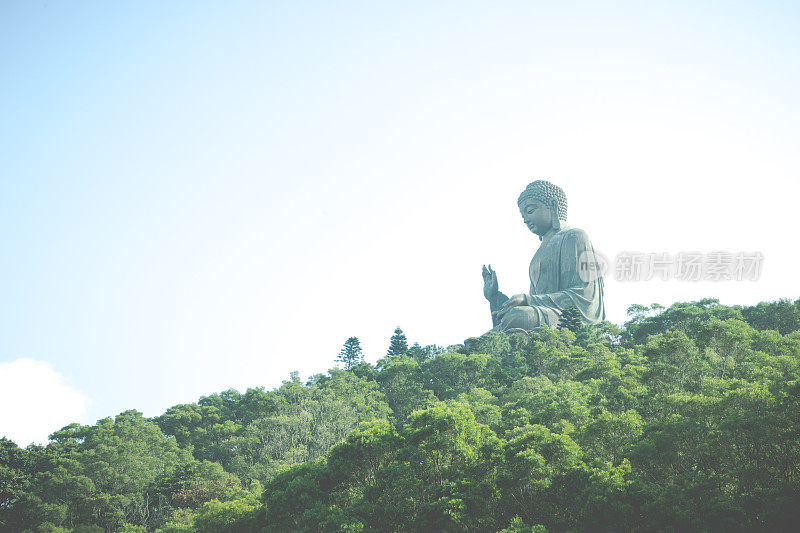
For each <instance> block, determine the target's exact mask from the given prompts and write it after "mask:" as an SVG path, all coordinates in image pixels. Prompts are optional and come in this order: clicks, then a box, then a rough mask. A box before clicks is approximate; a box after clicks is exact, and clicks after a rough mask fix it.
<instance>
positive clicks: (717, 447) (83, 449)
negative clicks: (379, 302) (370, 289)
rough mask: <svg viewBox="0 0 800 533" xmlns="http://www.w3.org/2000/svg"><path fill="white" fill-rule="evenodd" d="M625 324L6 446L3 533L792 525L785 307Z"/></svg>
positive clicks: (333, 376) (355, 354) (493, 337)
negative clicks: (26, 444)
mask: <svg viewBox="0 0 800 533" xmlns="http://www.w3.org/2000/svg"><path fill="white" fill-rule="evenodd" d="M629 316H630V320H629V321H628V322H627V323H626V324H625V325H624V327H622V328H618V327H616V326H614V325H613V324H610V323H603V324H599V325H596V326H591V327H587V326H580V325H578V324H575V323H573V322H570V321H569V320H567V321H565V324H564V327H562V328H561V329H559V330H552V329H549V328H543V329H541V330H539V331H537V332H535V333H534V334H533V335H531V336H526V335H523V334H515V335H512V336H506V335H504V334H500V333H489V334H486V335H484V336H482V337H479V338H473V339H468V340H467V341H466V342H465V344H464V345H456V346H451V347H449V348H448V349H442V348H439V347H436V346H428V347H421V346H419V345H413V346H411V347H409V346H408V343H407V341H406V339H405V336H404V335H403V333H402V331H400V330H399V329H398V330H396V331H395V335H394V336H393V337H392V342H391V346H390V348H389V352H388V353H387V355H386V356H385V357H383V358H382V359H380V360H379V361H378V362H377V364H375V365H372V364H369V363H366V362H364V361H363V357H362V354H361V348H360V345H359V343H358V339H357V338H355V337H351V338H350V339H348V340H347V342H346V343H345V345H344V347H343V348H342V352H341V353H340V354H339V357H338V358H337V361H338V362H339V364H340V365H341V366H342V368H334V369H332V370H330V371H329V372H327V373H325V374H318V375H315V376H313V377H311V378H310V379H309V380H308V381H307V382H305V383H303V382H301V380H300V379H299V377H298V376H297V374H292V375H291V378H290V379H289V380H287V381H285V382H284V383H283V384H282V385H281V386H280V387H278V388H277V389H274V390H271V391H267V390H264V389H263V388H257V389H249V390H247V391H246V392H245V393H239V392H237V391H235V390H229V391H226V392H223V393H221V394H214V395H211V396H207V397H203V398H201V399H200V400H199V401H198V402H197V403H193V404H186V405H177V406H175V407H172V408H170V409H169V410H167V412H165V413H164V414H163V415H161V416H159V417H156V418H153V419H149V418H145V417H143V416H142V415H141V413H138V412H136V411H128V412H124V413H121V414H120V415H118V416H117V417H115V418H114V419H111V418H107V419H103V420H100V421H98V423H97V424H95V425H92V426H81V425H78V424H73V425H70V426H67V427H65V428H63V429H61V430H60V431H57V432H55V433H54V434H53V435H52V436H51V442H50V443H49V444H48V445H47V446H37V445H31V446H29V447H27V448H25V449H22V448H19V447H18V446H16V445H15V444H14V443H13V442H11V441H9V440H7V439H2V440H0V530H2V531H14V532H18V531H37V532H38V531H51V532H65V531H76V532H91V531H97V532H100V531H124V532H128V533H131V532H145V531H161V532H164V533H167V532H190V531H191V532H218V531H219V532H222V531H240V532H262V531H264V532H271V531H281V532H283V531H486V532H497V531H505V532H522V531H551V532H555V531H721V530H727V531H790V530H794V529H795V528H796V527H797V524H800V300H797V301H794V302H792V301H789V300H780V301H777V302H770V303H761V304H758V305H756V306H752V307H740V306H733V307H729V306H723V305H720V304H719V302H718V301H716V300H711V299H707V300H701V301H698V302H691V303H678V304H675V305H673V306H671V307H669V308H662V307H660V306H657V305H653V306H650V307H645V306H632V307H631V308H630V309H629ZM298 349H302V346H298ZM11 407H12V406H3V408H11Z"/></svg>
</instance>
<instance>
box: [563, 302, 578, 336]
mask: <svg viewBox="0 0 800 533" xmlns="http://www.w3.org/2000/svg"><path fill="white" fill-rule="evenodd" d="M558 328H559V329H562V328H563V329H568V330H570V331H571V332H572V333H575V334H576V335H577V334H578V332H579V331H580V330H581V329H582V328H583V317H582V316H581V312H580V311H579V310H578V308H577V307H575V306H574V305H571V306H569V307H567V308H566V309H564V310H563V311H562V312H561V316H560V317H559V319H558Z"/></svg>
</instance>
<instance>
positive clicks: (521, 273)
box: [0, 1, 800, 440]
mask: <svg viewBox="0 0 800 533" xmlns="http://www.w3.org/2000/svg"><path fill="white" fill-rule="evenodd" d="M799 15H800V7H798V4H797V3H791V2H746V3H745V2H738V3H737V2H724V3H723V2H707V3H699V2H683V3H681V2H663V3H660V4H659V3H654V2H621V3H594V2H586V3H581V2H436V3H431V2H409V1H404V2H394V3H388V2H291V3H289V2H128V3H127V5H123V3H119V2H118V3H113V4H111V3H107V2H48V3H46V4H45V3H32V2H16V3H12V2H6V3H4V4H3V5H2V6H0V117H2V120H0V232H2V235H1V236H0V373H2V372H5V373H6V378H7V380H11V381H13V382H15V383H17V384H18V388H17V389H15V390H14V391H12V392H13V395H14V396H13V397H12V399H11V400H14V399H17V400H18V401H19V402H20V403H21V404H25V403H26V401H28V399H25V398H23V397H22V396H23V395H25V394H29V395H36V396H37V397H39V398H42V399H43V400H46V402H45V403H44V404H43V407H41V408H42V409H50V410H52V409H53V407H52V406H54V405H55V406H59V405H64V406H66V407H65V408H64V413H63V417H64V419H65V420H64V423H66V422H68V421H71V420H77V421H80V422H93V421H95V420H96V419H97V418H99V417H102V416H108V415H113V414H116V413H118V412H119V411H121V410H124V409H129V408H136V409H139V410H143V411H144V412H145V414H147V415H156V414H159V413H161V412H163V410H164V409H165V408H167V407H169V406H170V405H173V404H176V403H181V402H191V401H196V400H197V398H198V397H199V396H200V395H201V394H209V393H212V392H218V391H221V390H225V389H227V388H229V387H236V388H239V389H244V388H246V387H248V386H259V385H264V386H267V387H273V386H276V385H278V384H279V383H280V381H281V380H282V379H285V378H286V377H287V376H288V373H289V372H290V371H291V370H299V371H300V372H301V375H303V376H307V375H308V374H310V373H313V372H317V371H324V370H325V369H327V368H328V367H329V366H331V364H332V362H333V359H334V358H335V356H336V355H337V353H338V351H339V348H340V347H341V344H342V343H343V342H344V340H345V339H346V338H347V337H349V336H351V335H357V336H359V337H360V338H361V339H362V342H363V345H364V347H365V352H366V355H367V358H368V359H369V360H371V361H374V360H376V359H377V358H378V357H379V356H381V355H383V353H384V352H385V349H386V345H387V344H388V337H389V335H391V332H392V330H393V329H394V327H395V326H397V325H400V326H401V327H403V328H404V329H405V330H406V332H407V334H408V335H409V338H410V340H412V341H413V340H418V341H420V342H421V343H423V344H426V343H438V344H450V343H455V342H461V341H462V340H463V339H464V338H465V337H468V336H473V335H477V334H480V333H482V332H483V331H485V330H487V329H489V327H490V325H491V324H490V320H489V317H488V310H487V305H486V303H485V301H484V300H483V298H482V294H481V278H480V267H481V265H482V264H483V263H492V264H493V265H494V266H495V267H496V269H497V270H498V273H499V277H500V285H501V289H503V290H504V291H505V292H507V293H516V292H524V291H526V290H527V286H528V281H527V267H528V263H529V261H530V257H531V256H532V254H533V252H534V251H535V249H536V246H537V244H538V241H536V240H535V239H534V238H533V236H531V235H530V234H529V233H527V230H526V229H525V227H524V226H523V225H522V223H521V220H520V218H519V214H518V213H517V211H516V205H515V202H516V198H517V195H518V194H519V192H520V191H521V190H522V189H523V188H524V187H525V185H526V184H527V183H528V182H529V181H531V180H532V179H536V178H540V177H546V178H549V179H551V180H552V181H553V182H555V183H557V184H559V185H561V186H562V187H563V188H564V189H565V191H566V193H567V195H568V197H569V200H570V221H569V222H570V224H571V225H574V226H578V227H582V228H584V229H585V230H587V231H588V233H589V235H590V236H591V238H592V240H593V242H594V244H595V247H596V248H597V249H598V250H600V251H603V252H604V253H606V254H607V255H610V256H613V255H614V254H616V253H617V252H619V251H624V250H638V251H647V252H673V253H674V252H679V251H688V250H700V251H711V250H718V249H722V250H730V251H761V252H762V253H764V256H765V264H764V273H763V275H762V278H761V280H760V281H758V282H749V283H735V282H728V283H710V282H706V283H680V282H667V283H663V282H646V283H645V282H641V283H628V284H625V283H619V282H614V280H608V281H607V285H606V286H607V308H608V312H609V318H610V319H611V320H613V321H615V322H618V323H621V322H622V321H624V319H625V309H626V308H627V306H628V305H630V304H632V303H644V304H649V303H651V302H656V301H657V302H660V303H662V304H669V303H672V302H673V301H675V300H685V299H696V298H701V297H718V298H720V299H721V300H722V301H723V302H724V303H729V304H734V303H741V304H751V303H755V302H757V301H761V300H769V299H776V298H780V297H789V298H797V297H799V296H800V284H798V282H797V273H796V272H797V264H798V259H800V252H798V250H797V248H796V246H797V245H796V244H795V243H796V241H797V240H796V238H795V237H794V236H793V232H794V230H796V228H797V226H798V225H797V222H796V210H797V208H796V205H797V202H798V192H800V186H798V180H799V179H800V160H799V158H798V150H797V147H798V146H800V126H799V125H800V108H799V106H798V98H797V95H798V94H800V37H798V36H799V35H800V32H798V31H797V28H798V27H799V26H800V16H799ZM20 359H32V360H34V361H35V362H36V364H33V363H31V364H26V365H21V364H16V366H15V365H12V362H14V361H18V360H20ZM45 363H46V364H45ZM4 364H5V366H3V365H4ZM47 365H50V366H49V367H47ZM23 367H24V368H25V369H26V370H25V372H23V373H22V374H20V376H22V375H23V374H24V376H34V377H33V378H31V377H27V378H23V377H20V378H16V377H15V376H16V375H17V374H12V373H11V372H12V371H11V370H10V369H20V368H23ZM46 367H47V368H49V369H50V370H49V371H48V372H50V373H48V374H47V378H46V379H45V378H42V379H41V380H40V381H37V380H36V379H35V376H36V372H39V371H40V370H37V369H42V368H46ZM15 372H16V371H15ZM20 372H22V371H20ZM59 374H60V376H61V378H62V381H61V385H60V386H48V391H49V392H48V391H44V392H43V391H40V390H38V389H37V383H39V382H41V383H45V382H46V383H55V382H56V381H57V380H56V381H54V380H55V378H53V376H55V375H59ZM51 378H52V379H51ZM2 379H3V376H0V380H2ZM26 379H28V380H32V381H26ZM62 389H63V390H64V391H66V392H65V393H64V394H66V396H59V394H61V392H59V391H61V390H62ZM10 390H11V389H7V393H6V394H7V395H11V394H12V392H8V391H10ZM76 391H77V392H80V393H82V394H83V396H84V397H85V399H86V400H87V401H88V402H89V403H88V408H84V404H83V403H82V402H81V401H72V400H71V401H69V402H67V401H65V400H63V398H65V397H69V398H73V399H74V398H75V394H74V393H75V392H76ZM4 399H5V400H7V401H8V398H4ZM48 406H49V407H48ZM15 420H16V419H15ZM25 420H27V422H26V423H27V424H29V425H30V427H26V428H24V429H25V430H26V431H28V433H24V432H22V430H20V429H18V428H17V427H16V426H14V427H12V425H13V424H18V423H22V422H11V421H7V422H5V423H6V424H7V426H6V427H5V428H4V427H3V422H4V419H2V418H0V433H4V432H5V433H6V434H9V435H11V434H13V435H21V436H19V437H17V438H18V440H24V439H25V438H26V437H25V436H24V435H28V434H30V435H43V434H47V433H49V432H51V431H53V430H55V429H57V428H56V427H50V426H48V427H41V425H42V424H51V425H52V424H53V422H52V421H50V420H51V419H50V418H47V420H46V421H45V420H44V419H42V418H41V417H38V416H37V415H36V412H35V411H32V412H31V415H30V416H29V417H27V418H26V419H25ZM36 420H42V422H41V423H40V424H39V426H36ZM34 426H36V427H34ZM30 438H34V437H30ZM36 438H41V437H36Z"/></svg>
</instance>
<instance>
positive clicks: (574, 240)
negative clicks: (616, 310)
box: [483, 180, 605, 332]
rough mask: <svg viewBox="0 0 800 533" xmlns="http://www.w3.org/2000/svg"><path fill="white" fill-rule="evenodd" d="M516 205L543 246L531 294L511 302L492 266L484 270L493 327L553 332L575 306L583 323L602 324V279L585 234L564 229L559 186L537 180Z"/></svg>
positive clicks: (562, 196)
mask: <svg viewBox="0 0 800 533" xmlns="http://www.w3.org/2000/svg"><path fill="white" fill-rule="evenodd" d="M517 205H518V207H519V211H520V214H521V215H522V219H523V221H524V222H525V225H526V226H528V228H529V229H530V230H531V231H532V232H533V233H535V234H536V235H538V236H539V240H540V241H541V244H540V245H539V249H538V250H537V251H536V253H535V254H534V256H533V259H532V260H531V266H530V269H529V274H530V280H531V286H530V290H529V292H528V293H527V294H515V295H514V296H512V297H511V298H509V297H508V296H506V295H505V294H503V293H502V292H500V290H499V286H498V282H497V273H496V272H495V271H494V270H493V269H492V266H491V265H489V266H484V267H483V294H484V296H485V297H486V299H487V300H489V305H490V309H491V312H492V325H493V326H494V327H493V328H492V329H493V330H495V331H505V332H510V331H513V330H520V329H521V330H525V331H531V330H533V329H536V328H538V327H540V326H542V325H545V324H547V325H548V326H550V327H552V328H555V327H557V326H558V322H559V318H560V317H561V313H562V311H563V310H564V309H566V308H568V307H571V306H573V305H574V306H575V307H576V308H577V309H578V311H580V314H581V318H582V320H583V322H584V323H585V324H594V323H597V322H600V321H602V320H604V319H605V307H604V306H603V278H602V275H601V273H600V272H599V270H598V267H597V263H596V261H595V255H594V248H593V247H592V243H591V241H590V240H589V236H588V235H587V234H586V232H585V231H583V230H581V229H577V228H569V227H567V226H566V224H565V223H566V220H567V197H566V195H565V194H564V191H563V190H562V189H561V187H558V186H556V185H553V184H552V183H550V182H548V181H544V180H537V181H534V182H533V183H531V184H530V185H528V186H527V187H526V188H525V190H524V191H523V192H522V194H521V195H520V197H519V200H518V201H517Z"/></svg>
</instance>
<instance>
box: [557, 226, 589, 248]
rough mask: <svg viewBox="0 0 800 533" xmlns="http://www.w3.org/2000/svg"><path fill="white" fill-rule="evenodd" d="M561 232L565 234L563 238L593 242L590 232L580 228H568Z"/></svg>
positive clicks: (580, 241)
mask: <svg viewBox="0 0 800 533" xmlns="http://www.w3.org/2000/svg"><path fill="white" fill-rule="evenodd" d="M561 234H562V235H563V239H564V240H565V241H572V242H579V243H588V244H591V241H590V240H589V234H588V233H586V232H585V231H583V230H582V229H580V228H567V229H564V230H563V231H562V232H561Z"/></svg>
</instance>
